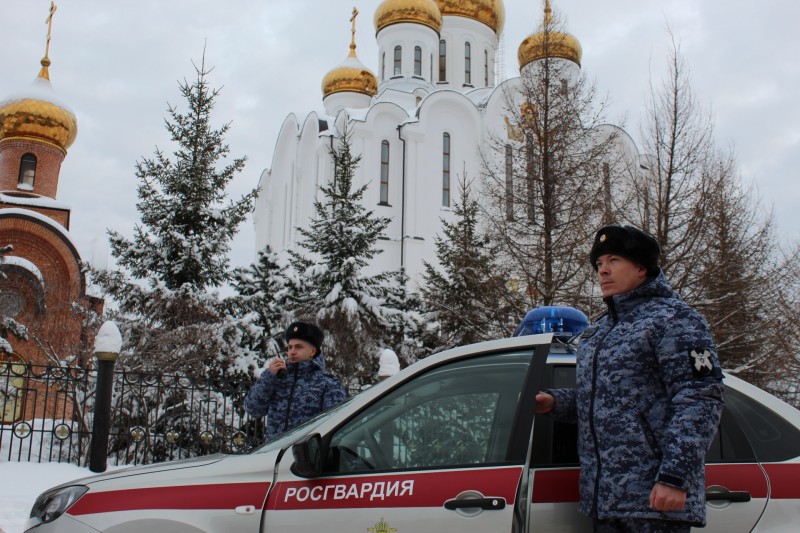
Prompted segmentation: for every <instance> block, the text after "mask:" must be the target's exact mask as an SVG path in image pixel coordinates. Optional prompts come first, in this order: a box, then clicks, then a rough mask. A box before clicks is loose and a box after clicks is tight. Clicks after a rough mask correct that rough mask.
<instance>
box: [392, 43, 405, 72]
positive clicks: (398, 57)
mask: <svg viewBox="0 0 800 533" xmlns="http://www.w3.org/2000/svg"><path fill="white" fill-rule="evenodd" d="M402 57H403V48H402V47H400V46H395V47H394V75H395V76H399V75H400V74H402V73H403V70H402V68H401V67H402Z"/></svg>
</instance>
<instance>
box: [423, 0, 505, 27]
mask: <svg viewBox="0 0 800 533" xmlns="http://www.w3.org/2000/svg"><path fill="white" fill-rule="evenodd" d="M436 3H437V4H438V5H439V11H441V12H442V16H443V17H444V16H448V15H449V16H453V17H467V18H471V19H473V20H477V21H478V22H483V23H484V24H486V25H487V26H489V27H490V28H492V30H494V32H495V33H497V34H500V32H501V31H503V24H505V21H506V8H505V6H504V5H503V0H436Z"/></svg>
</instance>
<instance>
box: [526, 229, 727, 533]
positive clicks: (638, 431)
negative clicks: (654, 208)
mask: <svg viewBox="0 0 800 533" xmlns="http://www.w3.org/2000/svg"><path fill="white" fill-rule="evenodd" d="M659 254H660V248H659V245H658V242H657V241H656V239H654V238H653V237H652V236H650V235H648V234H646V233H644V232H643V231H641V230H639V229H637V228H634V227H632V226H624V227H622V226H606V227H603V228H601V229H600V230H599V231H598V232H597V234H596V236H595V241H594V245H593V246H592V250H591V254H590V257H589V259H590V261H591V264H592V266H593V267H594V269H595V270H596V271H597V275H598V280H599V282H600V288H601V291H602V293H603V299H604V301H605V302H606V304H607V306H608V311H607V312H606V313H604V314H603V315H602V316H601V317H600V318H599V319H598V320H597V322H596V323H595V324H593V325H592V326H590V327H589V328H588V329H586V331H584V333H583V334H582V335H581V341H580V346H579V349H578V355H577V387H576V388H575V389H554V390H548V391H545V392H541V393H539V394H537V396H536V400H537V412H539V413H547V412H549V413H550V414H551V416H553V417H555V418H557V419H559V420H571V421H575V422H577V423H578V452H579V456H580V463H581V473H580V493H581V503H580V510H581V512H583V513H585V514H587V515H589V516H591V517H592V518H593V521H594V527H595V531H599V532H612V531H614V532H636V533H646V532H688V531H689V528H690V527H691V526H692V525H695V526H703V525H705V521H706V515H705V464H704V459H705V454H706V451H707V450H708V447H709V445H710V444H711V441H712V440H713V438H714V434H715V432H716V429H717V426H718V424H719V419H720V415H721V411H722V393H723V385H722V373H721V371H720V367H719V361H718V360H717V355H716V348H715V346H714V343H713V341H712V339H711V335H710V333H709V331H708V325H707V324H706V321H705V320H704V319H703V317H702V316H700V315H699V314H698V313H697V312H696V311H695V310H694V309H692V308H691V307H689V306H688V305H687V304H686V303H685V302H684V301H683V300H681V299H680V297H679V296H678V294H677V293H676V292H675V291H674V290H673V289H672V288H671V287H670V285H669V283H668V282H667V280H666V278H665V277H664V274H663V273H662V272H661V269H660V268H659V266H658V258H659Z"/></svg>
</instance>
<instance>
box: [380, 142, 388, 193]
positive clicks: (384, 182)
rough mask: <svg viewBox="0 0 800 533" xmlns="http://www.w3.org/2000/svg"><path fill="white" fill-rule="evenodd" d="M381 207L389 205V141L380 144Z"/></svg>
mask: <svg viewBox="0 0 800 533" xmlns="http://www.w3.org/2000/svg"><path fill="white" fill-rule="evenodd" d="M380 203H381V204H382V205H389V141H383V142H382V143H381V200H380Z"/></svg>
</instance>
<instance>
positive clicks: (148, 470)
mask: <svg viewBox="0 0 800 533" xmlns="http://www.w3.org/2000/svg"><path fill="white" fill-rule="evenodd" d="M225 457H226V456H225V454H222V453H217V454H214V455H204V456H201V457H192V458H191V459H181V460H179V461H169V462H165V463H154V464H151V465H141V466H129V467H125V468H120V469H114V470H107V471H106V472H103V473H102V474H97V475H94V476H90V477H87V478H83V479H81V480H80V481H81V482H83V483H85V484H90V483H96V482H98V481H106V480H109V479H116V478H120V477H128V476H141V475H145V474H153V473H155V472H166V471H170V470H180V469H183V468H197V467H199V466H206V465H210V464H213V463H216V462H218V461H221V460H222V459H224V458H225Z"/></svg>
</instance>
